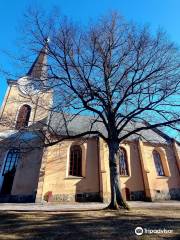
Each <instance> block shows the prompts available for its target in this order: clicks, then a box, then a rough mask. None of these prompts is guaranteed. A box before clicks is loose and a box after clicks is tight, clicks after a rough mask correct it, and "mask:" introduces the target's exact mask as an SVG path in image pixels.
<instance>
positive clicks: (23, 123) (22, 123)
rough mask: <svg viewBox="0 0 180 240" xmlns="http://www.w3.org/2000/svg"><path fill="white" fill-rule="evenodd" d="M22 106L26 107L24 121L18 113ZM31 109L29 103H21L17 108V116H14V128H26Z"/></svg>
mask: <svg viewBox="0 0 180 240" xmlns="http://www.w3.org/2000/svg"><path fill="white" fill-rule="evenodd" d="M23 107H27V108H28V109H27V115H26V119H24V121H22V120H21V119H23V118H22V117H21V116H20V114H21V111H22V109H23ZM31 111H32V108H31V106H30V105H28V104H23V105H21V106H20V107H19V109H18V112H17V117H16V122H15V128H16V129H17V130H18V129H21V128H27V127H28V125H29V120H30V116H31Z"/></svg>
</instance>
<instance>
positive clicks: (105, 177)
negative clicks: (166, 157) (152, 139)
mask: <svg viewBox="0 0 180 240" xmlns="http://www.w3.org/2000/svg"><path fill="white" fill-rule="evenodd" d="M101 141H102V140H101ZM102 142H103V141H102ZM103 146H104V151H102V149H101V148H102V143H101V148H100V150H101V162H102V163H101V179H102V187H101V189H102V190H101V191H103V192H102V193H101V196H102V199H103V201H105V202H108V201H109V199H110V192H111V191H110V174H109V159H108V147H107V144H106V143H104V144H103ZM121 147H123V148H124V149H125V151H126V153H127V163H128V171H129V176H120V183H121V189H122V195H123V197H124V198H125V199H127V200H130V199H131V200H143V199H144V195H145V194H144V184H143V176H142V170H141V163H140V160H139V153H138V147H137V143H132V142H127V143H126V144H121ZM127 191H129V192H130V196H128V194H127ZM129 198H130V199H129Z"/></svg>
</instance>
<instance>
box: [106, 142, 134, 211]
mask: <svg viewBox="0 0 180 240" xmlns="http://www.w3.org/2000/svg"><path fill="white" fill-rule="evenodd" d="M108 147H109V168H110V186H111V202H110V204H109V206H108V208H109V209H115V210H117V209H119V208H125V209H129V206H128V205H127V203H126V201H125V200H124V199H123V197H122V194H121V187H120V179H119V176H120V175H119V157H120V155H119V143H118V142H116V141H111V142H110V143H109V144H108Z"/></svg>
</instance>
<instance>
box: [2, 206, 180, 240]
mask: <svg viewBox="0 0 180 240" xmlns="http://www.w3.org/2000/svg"><path fill="white" fill-rule="evenodd" d="M137 226H141V227H143V228H146V229H169V230H173V232H172V233H166V234H162V233H157V234H145V235H142V236H136V235H135V233H134V230H135V228H136V227H137ZM179 237H180V209H173V210H171V209H163V210H162V209H155V210H151V209H132V210H131V211H125V210H120V211H119V212H116V211H107V210H97V211H83V212H68V213H57V212H49V213H43V212H32V213H31V212H6V211H3V212H0V240H4V239H8V240H9V239H19V240H21V239H23V240H24V239H25V240H29V239H33V240H40V239H43V240H47V239H48V240H49V239H53V240H56V239H57V240H59V239H60V240H61V239H68V240H86V239H87V240H90V239H99V240H100V239H101V240H103V239H111V240H116V239H117V240H119V239H120V240H121V239H133V240H134V239H141V240H142V239H180V238H179Z"/></svg>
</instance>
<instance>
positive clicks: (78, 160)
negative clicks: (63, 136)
mask: <svg viewBox="0 0 180 240" xmlns="http://www.w3.org/2000/svg"><path fill="white" fill-rule="evenodd" d="M69 175H71V176H79V177H81V176H82V149H81V147H80V146H79V145H74V146H72V147H71V148H70V168H69Z"/></svg>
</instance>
